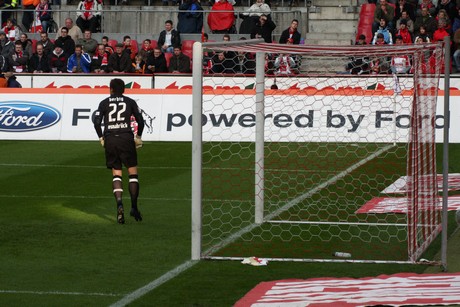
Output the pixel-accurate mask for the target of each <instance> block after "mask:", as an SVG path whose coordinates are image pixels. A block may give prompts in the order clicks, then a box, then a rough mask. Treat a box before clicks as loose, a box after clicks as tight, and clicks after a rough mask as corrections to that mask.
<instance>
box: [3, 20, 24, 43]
mask: <svg viewBox="0 0 460 307" xmlns="http://www.w3.org/2000/svg"><path fill="white" fill-rule="evenodd" d="M2 31H3V32H5V34H6V37H7V38H8V39H9V40H10V41H12V42H14V41H16V40H18V39H19V32H20V31H19V28H18V27H16V26H15V25H14V24H13V20H12V19H10V18H8V19H7V20H6V25H5V26H4V27H3V29H2Z"/></svg>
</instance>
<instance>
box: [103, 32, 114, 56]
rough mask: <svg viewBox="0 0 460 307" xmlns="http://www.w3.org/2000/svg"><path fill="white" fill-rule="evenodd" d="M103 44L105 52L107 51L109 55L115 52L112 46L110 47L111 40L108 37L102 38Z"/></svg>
mask: <svg viewBox="0 0 460 307" xmlns="http://www.w3.org/2000/svg"><path fill="white" fill-rule="evenodd" d="M101 44H102V45H104V48H105V51H107V52H108V53H109V54H112V53H113V52H114V50H113V48H112V46H110V45H109V38H108V37H107V36H103V37H102V39H101Z"/></svg>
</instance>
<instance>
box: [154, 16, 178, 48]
mask: <svg viewBox="0 0 460 307" xmlns="http://www.w3.org/2000/svg"><path fill="white" fill-rule="evenodd" d="M177 46H180V34H179V32H178V31H177V30H175V29H173V22H172V20H166V22H165V29H164V30H163V31H161V32H160V36H159V37H158V47H160V48H161V51H162V52H164V53H166V52H167V53H173V50H174V48H175V47H177Z"/></svg>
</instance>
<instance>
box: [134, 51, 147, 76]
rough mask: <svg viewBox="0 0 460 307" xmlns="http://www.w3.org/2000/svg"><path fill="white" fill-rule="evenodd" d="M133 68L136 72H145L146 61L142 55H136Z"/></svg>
mask: <svg viewBox="0 0 460 307" xmlns="http://www.w3.org/2000/svg"><path fill="white" fill-rule="evenodd" d="M132 65H133V69H134V72H135V73H136V74H145V68H146V66H145V61H144V59H143V58H142V56H141V55H139V54H138V55H136V56H135V57H134V62H133V64H132Z"/></svg>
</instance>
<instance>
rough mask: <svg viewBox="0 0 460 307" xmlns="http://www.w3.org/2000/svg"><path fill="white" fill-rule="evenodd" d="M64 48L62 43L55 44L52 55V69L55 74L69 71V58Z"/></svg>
mask: <svg viewBox="0 0 460 307" xmlns="http://www.w3.org/2000/svg"><path fill="white" fill-rule="evenodd" d="M62 47H63V45H62V43H61V42H56V43H55V44H54V51H53V53H51V55H50V68H51V71H52V72H54V73H56V72H58V73H63V72H66V71H67V56H66V55H65V53H64V49H63V48H62Z"/></svg>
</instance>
